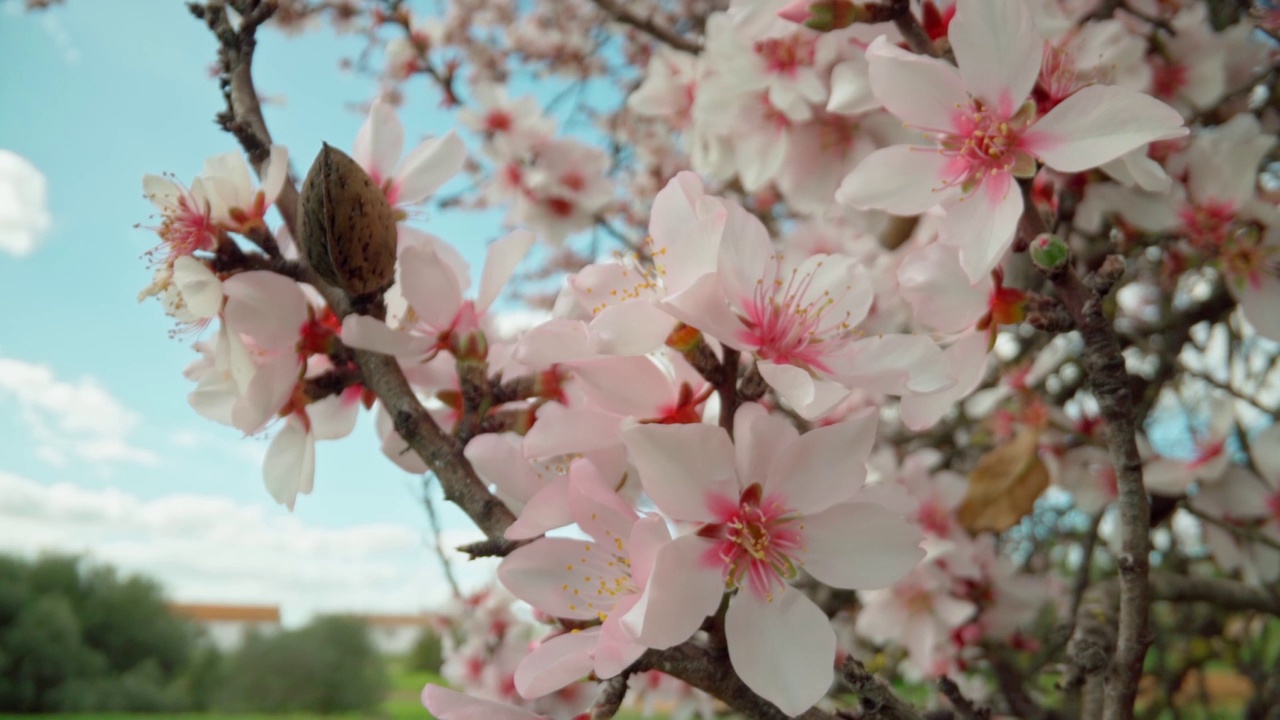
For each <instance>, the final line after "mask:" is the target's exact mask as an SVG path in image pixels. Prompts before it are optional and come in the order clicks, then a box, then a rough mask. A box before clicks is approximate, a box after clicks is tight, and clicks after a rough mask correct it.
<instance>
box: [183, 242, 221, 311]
mask: <svg viewBox="0 0 1280 720" xmlns="http://www.w3.org/2000/svg"><path fill="white" fill-rule="evenodd" d="M173 284H174V286H176V287H177V288H178V292H179V293H181V294H182V302H183V303H184V304H185V305H186V306H187V310H188V311H189V312H190V313H191V314H192V315H193V316H194V317H197V318H200V319H208V318H212V317H213V316H215V315H217V314H218V311H219V310H221V309H222V298H223V296H222V281H221V280H219V279H218V276H217V275H214V274H213V271H212V270H210V269H209V266H208V265H205V264H204V263H203V262H200V261H199V260H197V259H195V258H193V257H191V256H190V255H183V256H182V257H180V258H178V259H177V260H174V261H173Z"/></svg>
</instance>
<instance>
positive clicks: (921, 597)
mask: <svg viewBox="0 0 1280 720" xmlns="http://www.w3.org/2000/svg"><path fill="white" fill-rule="evenodd" d="M893 596H894V597H895V598H896V599H897V601H898V603H899V604H900V605H901V606H902V607H903V608H904V609H905V610H906V611H907V614H909V615H932V614H933V593H931V592H929V591H928V590H926V589H925V588H923V587H920V586H918V585H912V584H910V583H900V584H898V585H895V586H893Z"/></svg>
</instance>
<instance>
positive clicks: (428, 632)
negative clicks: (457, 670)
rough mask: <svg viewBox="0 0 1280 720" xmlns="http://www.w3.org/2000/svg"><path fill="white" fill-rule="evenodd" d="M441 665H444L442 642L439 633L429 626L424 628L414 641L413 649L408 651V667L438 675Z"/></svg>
mask: <svg viewBox="0 0 1280 720" xmlns="http://www.w3.org/2000/svg"><path fill="white" fill-rule="evenodd" d="M442 665H444V644H443V642H442V640H441V638H440V634H439V633H437V632H436V631H435V630H432V629H431V628H426V629H424V630H423V631H422V634H421V635H419V636H418V639H417V640H416V641H414V643H413V649H411V650H410V651H409V667H411V668H413V669H414V670H422V671H425V672H430V673H436V674H437V675H438V674H439V673H440V667H441V666H442Z"/></svg>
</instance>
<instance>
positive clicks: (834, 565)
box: [622, 403, 924, 716]
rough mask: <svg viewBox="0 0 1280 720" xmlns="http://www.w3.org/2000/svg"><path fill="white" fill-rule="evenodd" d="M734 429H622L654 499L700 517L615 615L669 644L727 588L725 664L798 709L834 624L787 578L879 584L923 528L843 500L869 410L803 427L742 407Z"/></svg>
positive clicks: (857, 473) (824, 665)
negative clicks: (623, 611) (803, 430)
mask: <svg viewBox="0 0 1280 720" xmlns="http://www.w3.org/2000/svg"><path fill="white" fill-rule="evenodd" d="M734 426H735V428H734V438H735V439H734V440H730V438H729V436H728V434H727V433H726V432H725V431H724V430H722V429H720V428H717V427H713V426H709V425H674V426H660V425H636V426H633V427H631V428H629V429H626V430H624V431H623V433H622V437H623V441H624V442H625V443H626V445H627V448H628V449H629V450H630V451H631V454H632V458H633V460H634V461H635V464H636V467H637V468H638V469H639V472H640V482H641V483H642V484H643V486H644V489H645V492H646V493H647V494H648V495H649V497H650V498H651V499H652V500H653V502H654V504H655V505H656V506H657V507H658V509H659V510H661V511H662V512H663V513H664V514H665V515H667V516H669V517H671V518H673V519H676V520H682V521H686V522H690V523H695V524H696V527H697V530H696V531H695V532H694V533H693V534H690V535H683V536H681V537H678V538H676V539H675V540H674V541H672V542H671V543H670V544H669V545H666V546H664V547H663V548H662V549H660V550H659V551H658V553H657V557H656V558H655V560H654V565H653V570H652V573H651V575H650V579H649V583H648V584H647V586H645V587H644V588H643V592H642V594H641V595H640V597H639V599H638V600H637V602H636V603H635V606H634V607H633V608H632V609H631V610H630V612H629V613H628V615H627V616H626V617H625V618H624V619H623V624H624V626H625V627H627V628H629V629H630V630H631V631H632V632H634V633H635V636H636V637H637V638H638V640H639V641H640V642H642V643H644V644H646V645H649V646H651V647H659V648H662V647H668V646H671V645H674V644H676V643H679V642H682V641H683V640H685V639H687V638H688V637H689V636H690V635H692V634H693V632H694V631H695V630H697V629H698V626H699V625H700V624H701V622H702V618H703V617H704V616H706V615H710V614H712V613H713V612H715V609H716V607H717V606H718V605H719V604H720V598H721V595H722V594H723V593H724V590H725V588H726V587H727V588H728V589H729V590H731V591H734V590H736V592H734V594H733V595H732V597H731V598H730V601H729V611H728V614H727V615H726V616H725V634H726V636H727V638H728V643H729V658H730V661H731V662H732V664H733V667H734V670H735V672H737V674H738V676H739V677H741V678H742V679H743V681H744V682H745V683H746V684H747V685H748V686H749V687H750V688H751V689H752V690H754V691H755V692H757V693H759V694H760V695H761V696H763V697H765V698H766V699H768V700H769V701H771V702H773V703H774V704H776V705H777V706H778V707H779V708H780V709H781V710H782V711H783V712H786V713H787V714H789V715H792V716H795V715H798V714H800V713H801V712H803V711H804V710H806V709H808V708H809V707H810V706H811V705H813V704H814V703H815V702H817V701H818V699H819V698H821V697H822V696H823V695H824V694H826V691H827V688H828V686H829V685H830V684H831V679H832V658H833V657H834V655H835V633H834V632H833V631H832V629H831V626H830V625H829V624H828V622H827V618H826V615H824V614H823V613H822V611H821V610H819V609H818V607H817V606H816V605H814V604H813V601H811V600H809V599H808V598H807V597H806V596H805V595H804V594H802V593H800V592H799V591H797V590H796V589H795V588H793V587H792V586H791V585H790V584H788V582H787V580H789V579H793V578H795V577H796V576H797V575H798V573H799V570H800V569H802V568H803V569H804V570H805V571H806V572H808V573H810V574H811V575H813V576H814V577H815V578H817V579H818V580H820V581H822V582H825V583H827V584H828V585H831V586H833V587H841V588H854V589H866V588H874V587H885V586H887V585H890V584H892V583H893V582H894V581H896V580H897V579H898V578H900V577H902V576H903V575H904V574H905V573H906V572H907V571H908V570H910V569H911V568H912V567H913V566H914V565H915V564H916V563H917V562H918V561H919V560H920V559H921V558H922V557H923V556H924V553H923V551H921V550H920V548H919V543H920V540H921V538H922V536H921V534H920V531H919V530H918V529H917V528H916V527H914V526H912V525H910V524H908V523H907V522H906V521H905V520H903V519H902V518H900V517H898V516H896V515H894V514H893V513H892V512H890V511H888V510H886V509H884V508H882V507H880V506H878V505H874V504H870V503H860V502H852V499H853V498H854V496H855V494H856V493H857V491H858V489H859V488H860V487H861V486H862V482H863V479H864V478H865V477H866V458H867V454H868V452H869V451H870V449H871V442H872V439H873V436H874V434H875V427H876V419H875V416H874V415H873V414H871V413H865V412H864V413H861V414H859V415H858V416H856V417H855V418H854V419H852V420H848V421H846V422H842V423H836V424H834V425H828V426H825V427H822V428H818V429H816V430H812V431H810V432H808V433H806V434H804V435H799V434H797V432H796V430H795V429H794V427H793V426H791V424H790V423H788V422H787V421H786V420H784V419H782V418H780V417H778V416H775V415H769V414H767V413H766V412H765V410H764V408H763V407H761V406H760V405H757V404H754V403H748V404H745V405H743V406H742V407H741V408H739V410H738V412H737V414H736V416H735V418H734ZM872 547H874V548H875V550H874V551H870V548H872ZM860 548H867V549H868V550H867V551H866V552H859V550H858V549H860ZM712 571H715V572H712ZM708 578H710V579H708Z"/></svg>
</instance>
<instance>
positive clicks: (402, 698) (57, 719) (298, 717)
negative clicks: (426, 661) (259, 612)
mask: <svg viewBox="0 0 1280 720" xmlns="http://www.w3.org/2000/svg"><path fill="white" fill-rule="evenodd" d="M389 670H390V673H391V691H390V692H388V693H387V699H386V700H385V701H383V703H382V708H381V709H380V710H379V711H378V712H377V713H371V714H363V715H362V714H346V715H309V714H305V713H304V714H291V715H263V714H259V713H242V714H229V713H187V714H179V715H164V716H163V717H164V718H166V719H168V718H174V719H175V720H432V716H431V713H429V712H427V710H426V708H424V707H422V701H421V700H420V699H419V696H420V695H421V694H422V688H423V687H424V686H426V684H427V683H429V682H434V683H441V684H445V683H444V681H443V680H441V678H440V676H439V675H435V674H434V673H429V672H419V671H416V670H410V669H408V668H405V667H403V666H402V665H400V664H398V663H392V664H391V665H390V667H389ZM41 717H43V718H49V719H50V720H142V719H143V718H146V717H150V718H160V717H162V716H161V715H149V716H144V715H137V714H131V713H97V714H87V715H75V714H67V715H42V716H41ZM31 718H32V716H31V715H4V714H0V720H31ZM617 718H618V720H640V715H639V714H636V713H628V712H626V711H623V712H620V713H618V715H617Z"/></svg>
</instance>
